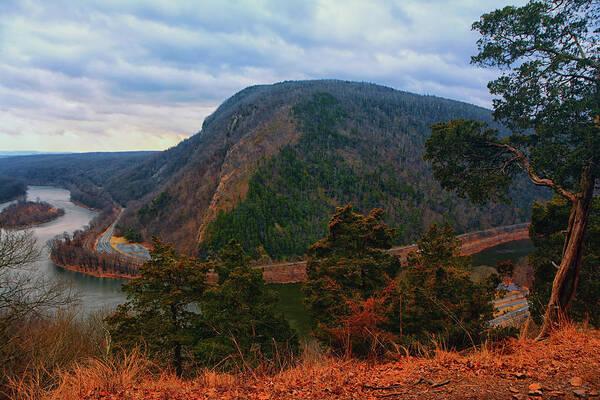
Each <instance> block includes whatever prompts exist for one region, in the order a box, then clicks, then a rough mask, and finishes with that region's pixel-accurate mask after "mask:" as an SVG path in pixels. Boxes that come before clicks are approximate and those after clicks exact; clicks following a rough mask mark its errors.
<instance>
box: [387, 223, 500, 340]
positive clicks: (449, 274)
mask: <svg viewBox="0 0 600 400" xmlns="http://www.w3.org/2000/svg"><path fill="white" fill-rule="evenodd" d="M468 266H469V259H468V257H462V256H461V255H460V241H458V240H457V239H456V234H455V233H454V231H453V230H452V228H451V227H450V226H449V225H448V224H446V225H443V226H438V225H433V226H432V227H431V228H430V229H429V231H428V232H427V233H426V234H425V235H424V236H423V238H422V239H421V240H419V241H418V251H416V252H413V253H411V254H410V255H409V257H408V262H407V265H406V267H405V268H403V269H402V272H401V273H400V275H399V284H398V286H399V291H400V293H401V296H402V306H401V308H400V309H398V311H397V312H398V313H399V315H398V316H397V318H398V319H399V321H400V324H399V329H400V335H401V338H402V339H401V340H402V342H403V343H404V344H409V345H410V344H413V343H414V342H415V341H417V342H420V343H422V344H426V343H428V342H430V340H431V339H432V338H435V340H436V341H437V342H438V343H444V344H445V345H446V346H447V347H448V348H462V347H464V346H469V345H475V344H477V343H479V342H480V341H481V340H482V339H483V337H484V332H486V330H487V328H488V325H487V323H488V321H489V320H490V319H491V318H492V313H493V306H492V298H493V293H494V289H495V286H493V285H487V284H477V283H474V282H473V281H471V279H470V278H469V274H468Z"/></svg>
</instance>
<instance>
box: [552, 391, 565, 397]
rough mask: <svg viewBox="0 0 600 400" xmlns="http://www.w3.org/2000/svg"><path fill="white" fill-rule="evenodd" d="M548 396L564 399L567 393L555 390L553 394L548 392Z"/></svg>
mask: <svg viewBox="0 0 600 400" xmlns="http://www.w3.org/2000/svg"><path fill="white" fill-rule="evenodd" d="M548 395H549V396H551V397H563V396H564V395H565V392H561V391H559V390H553V391H551V392H548Z"/></svg>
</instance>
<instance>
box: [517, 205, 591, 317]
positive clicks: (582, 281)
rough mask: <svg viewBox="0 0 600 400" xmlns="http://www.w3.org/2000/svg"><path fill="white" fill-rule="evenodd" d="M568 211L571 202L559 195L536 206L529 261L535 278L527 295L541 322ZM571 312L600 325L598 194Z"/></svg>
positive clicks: (533, 313)
mask: <svg viewBox="0 0 600 400" xmlns="http://www.w3.org/2000/svg"><path fill="white" fill-rule="evenodd" d="M569 212H570V206H569V205H568V204H567V202H566V201H565V200H563V199H561V198H558V197H555V198H554V199H553V200H552V201H548V202H547V203H545V204H542V203H535V204H534V206H533V210H532V218H531V227H530V233H529V235H530V237H531V240H532V241H533V244H534V245H535V252H534V253H533V254H532V255H531V256H530V257H529V263H530V265H531V266H532V267H533V268H534V271H535V278H534V282H533V285H532V287H531V289H530V292H529V298H528V299H529V309H530V311H531V315H532V316H533V318H534V319H535V320H536V321H537V322H540V320H541V317H542V316H543V314H544V311H545V306H546V305H547V304H548V299H549V297H550V291H551V289H552V282H553V280H554V276H555V275H556V267H554V265H553V264H552V262H554V263H555V264H556V263H558V262H559V260H560V257H561V254H562V250H563V245H564V240H565V229H566V227H567V224H568V222H569ZM569 316H570V317H571V318H573V319H575V320H578V321H580V320H589V322H590V323H591V324H593V325H594V326H596V327H600V197H595V198H594V201H593V203H592V209H591V212H590V217H589V223H588V227H587V230H586V235H585V241H584V253H583V260H582V263H581V272H580V276H579V284H578V286H577V293H576V294H575V298H574V300H573V303H572V304H571V307H570V309H569Z"/></svg>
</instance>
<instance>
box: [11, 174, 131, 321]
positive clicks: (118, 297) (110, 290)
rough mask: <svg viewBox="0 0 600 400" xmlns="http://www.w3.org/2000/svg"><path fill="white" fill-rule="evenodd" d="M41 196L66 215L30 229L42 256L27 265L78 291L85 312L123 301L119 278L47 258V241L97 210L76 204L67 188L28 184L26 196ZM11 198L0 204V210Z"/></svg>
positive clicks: (74, 227)
mask: <svg viewBox="0 0 600 400" xmlns="http://www.w3.org/2000/svg"><path fill="white" fill-rule="evenodd" d="M38 199H39V200H41V201H45V202H48V203H50V204H52V205H53V206H55V207H58V208H62V209H64V210H65V215H63V216H61V217H58V218H57V219H55V220H53V221H50V222H46V223H45V224H41V225H37V226H35V227H33V228H31V229H30V230H31V231H32V232H33V234H34V235H35V237H36V238H37V241H38V245H39V246H41V248H42V249H41V250H42V257H41V259H40V261H38V262H36V263H35V264H34V265H33V266H32V268H31V269H30V270H31V271H32V272H31V273H34V274H37V275H38V277H40V278H44V279H46V280H47V281H52V282H57V281H58V282H63V283H68V284H70V285H71V287H72V288H73V289H74V290H75V291H76V292H77V293H79V298H80V304H79V306H80V309H81V311H82V312H83V313H84V314H87V313H89V312H94V311H101V310H105V309H112V308H114V307H115V306H116V305H117V304H120V303H122V302H124V301H125V295H124V294H123V293H122V292H121V283H122V282H123V281H122V280H118V279H108V278H97V277H95V276H89V275H85V274H81V273H78V272H73V271H68V270H65V269H63V268H60V267H57V266H56V265H54V264H53V263H52V261H51V260H50V251H49V248H48V246H47V245H46V243H47V242H48V241H49V240H51V239H52V238H54V237H55V236H56V235H60V234H62V233H64V232H68V233H72V232H74V231H76V230H78V229H81V228H83V227H84V226H85V225H86V224H88V223H89V222H90V221H91V220H92V219H93V218H94V217H95V216H96V215H97V214H98V213H97V212H95V211H92V210H88V209H87V208H83V207H79V206H77V205H75V204H73V203H72V202H71V201H70V193H69V191H68V190H64V189H59V188H55V187H50V186H29V187H28V188H27V200H30V201H36V200H38ZM10 203H11V202H8V203H2V204H0V211H1V210H2V209H3V208H5V207H6V206H8V205H9V204H10Z"/></svg>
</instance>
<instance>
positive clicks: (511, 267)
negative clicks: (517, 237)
mask: <svg viewBox="0 0 600 400" xmlns="http://www.w3.org/2000/svg"><path fill="white" fill-rule="evenodd" d="M496 271H498V274H500V276H501V277H502V279H508V278H511V277H512V276H513V274H514V272H515V264H513V263H512V261H510V260H509V261H500V262H499V263H498V264H497V265H496Z"/></svg>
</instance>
